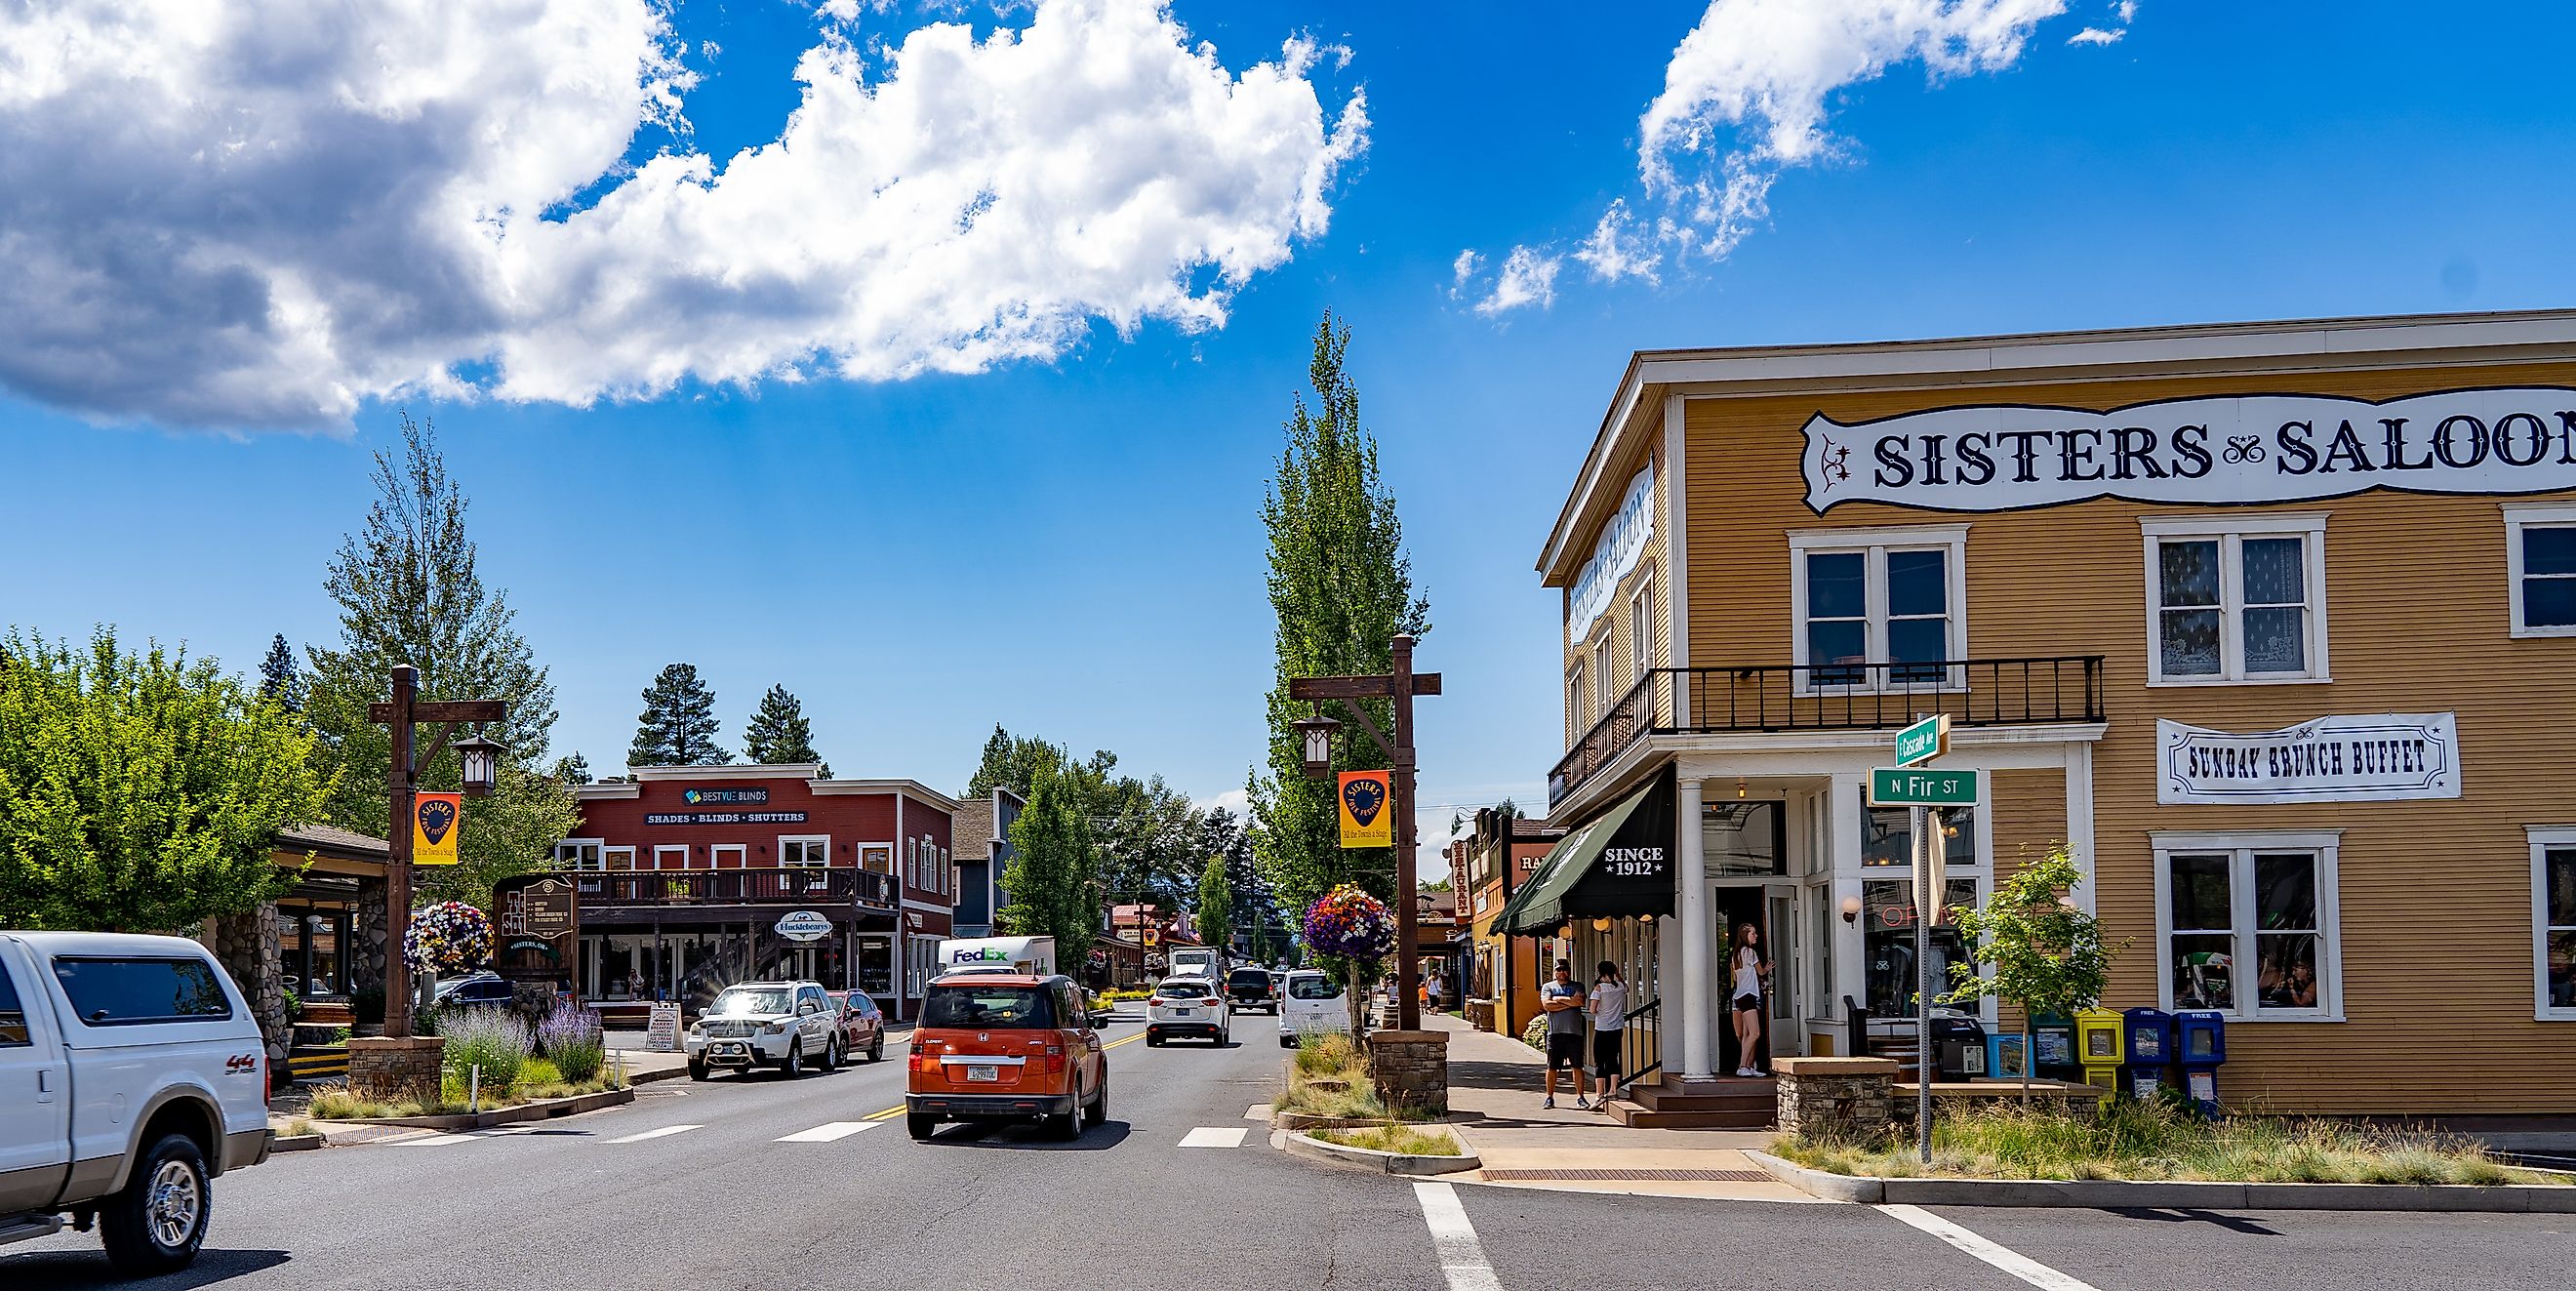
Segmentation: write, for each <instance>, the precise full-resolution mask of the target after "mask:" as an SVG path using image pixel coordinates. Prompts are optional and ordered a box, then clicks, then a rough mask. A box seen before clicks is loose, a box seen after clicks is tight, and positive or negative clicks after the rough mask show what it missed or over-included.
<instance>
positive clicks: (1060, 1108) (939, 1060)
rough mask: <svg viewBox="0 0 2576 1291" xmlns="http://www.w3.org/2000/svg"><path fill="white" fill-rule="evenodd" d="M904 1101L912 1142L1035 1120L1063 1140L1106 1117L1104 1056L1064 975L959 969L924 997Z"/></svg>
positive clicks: (1082, 1005)
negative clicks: (956, 1125)
mask: <svg viewBox="0 0 2576 1291" xmlns="http://www.w3.org/2000/svg"><path fill="white" fill-rule="evenodd" d="M910 1068H911V1070H910V1074H909V1077H908V1083H907V1084H906V1086H905V1093H904V1098H903V1105H904V1111H905V1113H906V1115H905V1117H904V1122H905V1124H906V1125H907V1126H908V1127H909V1128H910V1129H911V1130H912V1137H914V1138H916V1139H926V1138H929V1137H930V1134H931V1131H933V1130H936V1129H938V1128H939V1123H940V1122H941V1121H987V1120H998V1121H1036V1122H1038V1123H1039V1124H1041V1125H1043V1126H1045V1127H1046V1130H1047V1132H1048V1134H1049V1135H1050V1136H1052V1137H1054V1138H1059V1139H1070V1138H1074V1137H1077V1136H1079V1135H1080V1134H1081V1133H1082V1127H1083V1126H1086V1125H1098V1124H1100V1123H1101V1122H1103V1121H1106V1120H1108V1119H1109V1060H1108V1059H1107V1058H1106V1057H1104V1056H1102V1054H1101V1052H1100V1035H1099V1033H1098V1032H1095V1031H1093V1030H1092V1029H1091V1015H1090V1012H1089V1010H1088V1008H1087V1007H1086V1005H1085V1003H1084V1000H1083V998H1082V988H1081V987H1078V986H1076V985H1074V984H1073V979H1072V978H1069V977H1062V976H1056V977H1030V976H1026V975H1023V974H1017V973H967V974H960V975H957V976H951V977H942V978H940V979H938V980H937V981H934V982H932V983H931V984H930V990H929V991H928V992H927V993H926V994H925V995H924V996H923V997H922V1001H921V1022H920V1024H919V1025H917V1026H915V1027H914V1028H913V1032H912V1054H911V1062H910Z"/></svg>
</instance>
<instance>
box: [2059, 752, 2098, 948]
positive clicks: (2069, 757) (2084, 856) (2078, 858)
mask: <svg viewBox="0 0 2576 1291" xmlns="http://www.w3.org/2000/svg"><path fill="white" fill-rule="evenodd" d="M2066 850H2067V852H2068V853H2069V854H2070V855H2072V856H2073V857H2074V858H2075V864H2076V866H2077V868H2079V869H2081V870H2083V871H2084V881H2083V882H2082V883H2079V884H2077V885H2076V886H2075V891H2074V892H2072V893H2071V894H2069V895H2071V896H2073V897H2074V898H2075V904H2076V906H2077V907H2079V908H2081V909H2082V910H2083V911H2084V913H2086V914H2092V913H2094V909H2093V893H2094V889H2096V888H2097V887H2099V886H2100V883H2099V881H2098V879H2097V877H2096V876H2095V874H2094V873H2093V746H2092V745H2090V744H2088V743H2085V742H2084V741H2082V740H2069V741H2067V744H2066Z"/></svg>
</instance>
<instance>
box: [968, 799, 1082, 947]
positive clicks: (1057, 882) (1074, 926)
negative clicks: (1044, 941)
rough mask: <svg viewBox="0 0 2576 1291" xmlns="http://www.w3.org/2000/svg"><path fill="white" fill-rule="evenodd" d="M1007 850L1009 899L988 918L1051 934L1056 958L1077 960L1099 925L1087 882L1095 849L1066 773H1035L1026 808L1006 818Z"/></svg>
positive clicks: (1023, 932)
mask: <svg viewBox="0 0 2576 1291" xmlns="http://www.w3.org/2000/svg"><path fill="white" fill-rule="evenodd" d="M1011 849H1012V851H1013V853H1014V855H1013V856H1012V858H1011V861H1010V864H1008V865H1006V866H1004V867H1003V869H1002V887H1003V889H1004V890H1005V891H1007V892H1009V893H1010V894H1011V903H1010V904H1009V905H1006V906H1003V907H1002V908H1001V909H1000V910H999V911H996V912H995V916H994V922H995V923H996V924H998V925H1000V927H1001V929H1002V931H1003V932H1005V933H1008V934H1010V935H1013V936H1020V937H1029V936H1047V937H1053V938H1055V946H1056V955H1057V956H1058V960H1059V962H1062V963H1080V962H1081V956H1083V955H1084V954H1085V953H1086V952H1088V951H1089V950H1090V948H1091V939H1092V936H1093V935H1094V934H1095V933H1097V932H1098V931H1099V928H1100V902H1099V897H1098V893H1097V889H1096V888H1095V887H1094V886H1093V881H1094V877H1095V871H1096V869H1097V868H1098V865H1099V853H1098V849H1097V848H1096V847H1095V846H1094V844H1093V842H1092V837H1091V822H1090V821H1089V820H1087V819H1086V818H1084V816H1083V814H1082V812H1081V810H1080V809H1079V804H1078V803H1077V802H1076V800H1075V794H1074V792H1073V786H1072V785H1071V784H1070V783H1069V782H1068V777H1067V776H1065V775H1063V774H1061V773H1059V772H1056V771H1053V770H1045V771H1041V772H1040V773H1039V774H1038V777H1037V781H1036V783H1035V784H1034V785H1032V786H1031V787H1030V790H1029V799H1028V806H1027V807H1025V808H1023V809H1022V810H1021V812H1020V815H1019V818H1018V819H1017V820H1015V821H1013V822H1011Z"/></svg>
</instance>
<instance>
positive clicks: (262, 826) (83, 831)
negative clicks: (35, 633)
mask: <svg viewBox="0 0 2576 1291" xmlns="http://www.w3.org/2000/svg"><path fill="white" fill-rule="evenodd" d="M313 744H314V741H313V736H312V735H311V734H310V733H309V732H308V731H307V730H306V728H305V726H304V724H303V723H302V722H300V721H298V720H296V719H295V717H294V716H293V715H292V714H290V713H288V712H287V711H286V710H285V709H284V708H283V707H281V706H279V705H277V704H274V703H271V702H268V701H266V700H264V699H262V698H260V697H259V696H258V695H257V694H256V693H254V692H252V691H251V690H249V689H248V688H246V687H244V686H243V685H242V683H241V682H240V681H238V680H236V679H234V678H233V677H230V676H227V675H226V674H224V673H223V672H222V671H220V670H219V669H218V668H217V666H216V664H215V661H213V660H211V659H194V660H192V659H190V658H188V657H187V656H186V654H185V653H184V652H183V653H181V654H178V655H175V656H173V655H168V654H165V653H164V652H163V651H162V650H161V648H160V647H159V646H153V647H151V648H150V649H149V650H147V651H145V652H144V653H142V654H139V655H138V654H133V653H130V652H128V651H126V650H124V649H123V648H121V647H120V646H119V645H118V644H117V640H116V636H115V634H114V633H113V632H111V631H109V630H107V629H104V628H102V629H100V630H98V631H97V632H96V633H95V634H93V635H92V637H91V639H90V643H89V646H88V648H87V649H85V650H75V649H73V648H71V647H70V646H69V645H67V644H55V645H48V644H46V643H45V642H44V641H43V640H42V639H41V638H35V637H21V636H20V635H19V634H17V633H15V632H12V633H11V634H10V636H9V637H8V638H7V640H6V642H5V644H4V645H0V927H7V928H55V929H114V930H121V931H131V932H187V931H192V930H194V928H195V927H196V926H197V925H198V924H200V923H202V922H203V921H204V920H206V919H209V918H214V917H218V916H224V915H236V914H241V913H244V912H246V911H249V910H252V909H254V908H256V907H257V906H258V905H259V903H260V902H262V901H266V900H270V899H273V898H275V897H277V896H279V895H281V894H282V893H283V892H284V891H285V889H287V888H289V887H292V886H293V885H294V882H295V871H293V870H291V869H280V868H279V867H278V866H277V864H276V863H275V861H274V860H273V853H272V848H273V847H274V845H275V840H276V835H277V833H278V831H279V830H280V829H283V828H285V827H287V826H290V825H298V824H303V823H306V822H308V821H311V820H313V819H315V818H316V816H317V814H318V813H319V812H320V810H321V807H322V802H323V783H322V780H321V778H320V772H319V770H318V769H317V768H316V766H315V760H314V757H313Z"/></svg>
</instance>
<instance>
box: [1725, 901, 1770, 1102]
mask: <svg viewBox="0 0 2576 1291" xmlns="http://www.w3.org/2000/svg"><path fill="white" fill-rule="evenodd" d="M1727 959H1728V961H1729V962H1730V963H1732V964H1733V965H1734V966H1735V990H1734V995H1735V1049H1736V1066H1735V1074H1736V1075H1738V1076H1748V1077H1750V1076H1761V1075H1766V1074H1768V1073H1766V1072H1764V1071H1763V1070H1762V1064H1760V1063H1758V1062H1756V1061H1754V1054H1755V1053H1756V1052H1758V1051H1759V1049H1760V1047H1761V1044H1762V987H1763V984H1764V982H1765V981H1766V980H1768V979H1769V978H1770V976H1771V965H1770V964H1769V963H1767V962H1765V961H1764V960H1763V958H1762V934H1761V933H1760V932H1758V931H1756V930H1755V929H1754V927H1753V925H1752V924H1749V923H1746V924H1738V925H1736V929H1735V942H1734V949H1732V950H1730V951H1728V952H1727Z"/></svg>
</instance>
